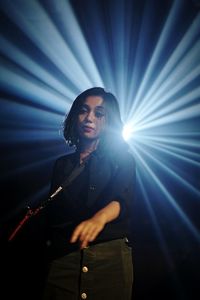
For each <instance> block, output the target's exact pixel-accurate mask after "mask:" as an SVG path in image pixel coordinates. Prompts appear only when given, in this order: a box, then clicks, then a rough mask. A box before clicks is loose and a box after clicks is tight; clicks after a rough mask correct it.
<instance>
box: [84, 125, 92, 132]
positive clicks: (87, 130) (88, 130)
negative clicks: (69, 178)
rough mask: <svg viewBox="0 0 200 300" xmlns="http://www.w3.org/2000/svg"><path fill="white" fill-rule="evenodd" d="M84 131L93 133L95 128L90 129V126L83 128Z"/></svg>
mask: <svg viewBox="0 0 200 300" xmlns="http://www.w3.org/2000/svg"><path fill="white" fill-rule="evenodd" d="M83 131H84V132H93V131H94V128H92V127H89V126H83Z"/></svg>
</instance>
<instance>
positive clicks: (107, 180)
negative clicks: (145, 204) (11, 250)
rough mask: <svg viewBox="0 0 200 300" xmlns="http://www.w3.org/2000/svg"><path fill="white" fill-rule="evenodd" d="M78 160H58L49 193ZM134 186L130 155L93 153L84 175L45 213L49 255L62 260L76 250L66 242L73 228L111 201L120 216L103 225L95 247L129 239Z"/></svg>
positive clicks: (67, 156) (69, 158)
mask: <svg viewBox="0 0 200 300" xmlns="http://www.w3.org/2000/svg"><path fill="white" fill-rule="evenodd" d="M78 160H79V155H78V154H77V153H73V154H69V155H66V156H62V157H60V158H58V159H57V161H56V163H55V167H54V172H53V177H52V186H51V192H53V191H54V190H55V189H56V188H58V186H59V185H61V184H62V182H63V181H64V180H65V179H66V178H67V177H68V176H69V175H70V174H71V172H72V170H73V169H74V168H75V166H76V165H77V164H78ZM134 182H135V162H134V159H133V157H132V155H131V154H130V153H128V152H124V153H123V154H120V155H117V156H115V155H112V156H108V155H107V156H106V155H102V154H101V153H99V152H98V151H96V152H94V153H93V154H92V155H91V156H90V158H89V160H88V161H87V162H86V164H85V168H84V169H83V171H82V172H81V173H80V174H79V175H78V176H77V177H76V178H75V179H74V180H73V181H72V182H71V184H70V185H69V186H68V187H66V189H64V190H63V191H61V192H60V193H59V194H58V195H57V196H56V199H54V200H53V201H52V202H51V203H50V205H49V207H48V209H47V221H48V229H49V230H48V232H49V241H50V243H49V244H50V247H49V249H50V250H51V255H52V256H53V257H57V256H62V255H65V254H67V253H69V252H71V251H74V250H77V249H79V244H78V243H75V244H71V243H70V242H69V241H70V238H71V235H72V232H73V230H74V229H75V227H76V226H77V225H78V224H80V222H81V221H83V220H86V219H88V218H90V217H92V216H93V215H94V214H95V213H96V212H97V211H98V210H100V209H101V208H103V207H105V206H106V205H107V204H109V203H110V202H111V201H113V200H115V201H119V203H120V208H121V209H120V215H119V217H118V218H117V219H116V220H114V221H112V222H110V223H107V224H106V225H105V227H104V229H103V230H102V232H101V233H100V234H99V235H98V236H97V238H96V240H95V241H94V243H98V242H102V241H108V240H112V239H116V238H122V237H126V236H129V234H130V227H129V221H130V218H131V210H132V203H133V200H134V188H135V186H134Z"/></svg>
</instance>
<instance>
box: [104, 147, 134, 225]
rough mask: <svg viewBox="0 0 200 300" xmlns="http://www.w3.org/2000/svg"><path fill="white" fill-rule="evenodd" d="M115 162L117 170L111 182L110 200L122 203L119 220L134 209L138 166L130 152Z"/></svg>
mask: <svg viewBox="0 0 200 300" xmlns="http://www.w3.org/2000/svg"><path fill="white" fill-rule="evenodd" d="M115 164H116V171H115V175H114V177H113V179H112V182H111V188H110V197H109V198H110V201H113V200H115V201H118V202H119V203H120V208H121V210H120V215H119V217H118V218H117V219H116V221H117V220H119V219H121V218H124V217H125V216H126V215H127V213H130V212H131V211H132V207H133V201H134V198H135V179H136V167H135V160H134V158H133V156H132V155H131V154H130V153H129V152H126V153H124V155H123V156H121V157H120V158H119V159H118V161H117V162H115Z"/></svg>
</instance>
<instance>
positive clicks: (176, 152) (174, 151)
mask: <svg viewBox="0 0 200 300" xmlns="http://www.w3.org/2000/svg"><path fill="white" fill-rule="evenodd" d="M139 142H142V143H144V144H146V145H149V144H151V145H152V146H154V145H155V147H156V149H158V150H159V151H161V152H164V153H166V154H169V155H171V156H173V157H175V158H177V159H181V160H183V161H184V162H188V163H190V164H193V165H195V166H197V167H198V166H199V167H200V162H198V160H199V161H200V156H199V154H197V153H195V152H194V151H188V150H185V149H182V148H181V149H179V148H178V147H177V146H175V147H174V146H170V145H168V144H164V143H162V142H160V140H159V138H157V139H154V138H145V137H143V138H142V139H139ZM199 146H200V145H199ZM189 157H190V158H189Z"/></svg>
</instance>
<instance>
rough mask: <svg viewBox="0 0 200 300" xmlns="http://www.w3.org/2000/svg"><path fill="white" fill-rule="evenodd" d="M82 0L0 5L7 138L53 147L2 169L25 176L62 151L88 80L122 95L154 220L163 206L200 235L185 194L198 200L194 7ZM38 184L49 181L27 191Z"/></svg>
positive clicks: (198, 43) (199, 45)
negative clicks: (63, 132) (68, 119)
mask: <svg viewBox="0 0 200 300" xmlns="http://www.w3.org/2000/svg"><path fill="white" fill-rule="evenodd" d="M80 2H81V1H56V0H51V1H47V2H46V1H41V2H39V1H36V0H33V1H25V0H24V1H5V2H4V3H3V4H2V5H1V6H2V7H1V9H2V11H3V19H2V21H1V22H2V26H1V35H0V44H1V48H0V52H1V58H0V62H1V75H0V86H1V89H2V91H3V92H4V94H3V97H2V99H1V104H2V108H1V115H2V116H1V119H0V124H1V127H2V128H3V130H2V132H1V141H2V143H3V145H4V146H5V147H6V146H7V145H8V146H12V147H13V148H15V147H16V146H17V147H18V146H19V145H20V144H24V143H25V142H26V143H27V145H28V144H31V143H33V141H43V142H44V143H47V142H48V145H49V147H50V148H49V150H48V151H46V153H48V158H47V157H46V156H45V155H41V154H40V153H39V150H37V149H34V150H33V149H32V148H31V151H30V150H29V152H28V153H26V157H27V158H28V157H29V159H24V161H23V163H24V165H20V164H19V165H17V164H15V165H13V168H15V169H13V170H12V169H11V170H9V171H8V170H7V172H5V174H4V176H6V177H8V176H16V174H17V173H19V172H20V173H21V172H22V173H23V172H24V176H26V174H27V172H28V171H27V170H28V169H29V171H30V172H31V171H32V169H33V168H38V170H39V169H40V168H41V167H42V166H44V164H47V163H49V162H50V161H53V160H54V159H55V157H56V156H58V155H60V154H62V153H61V152H63V153H64V152H65V151H66V149H65V146H64V143H63V144H61V143H62V142H60V141H62V140H61V137H60V135H59V134H57V132H58V130H59V129H60V127H61V125H62V121H63V118H64V115H65V113H66V112H67V111H68V109H69V107H70V105H71V103H72V101H73V99H74V98H75V96H76V95H77V94H78V93H79V92H81V91H83V90H84V89H86V88H89V87H92V86H104V87H105V88H106V89H107V90H110V91H111V92H113V93H114V94H115V95H116V96H117V98H118V99H119V104H120V109H121V112H122V119H123V121H124V123H125V127H124V132H123V134H124V136H125V139H127V140H128V142H129V144H130V146H131V149H132V151H133V154H134V155H135V158H136V162H137V172H138V186H139V189H140V191H141V193H142V195H143V197H144V200H145V203H146V205H147V208H148V210H149V215H150V217H151V218H152V222H153V224H154V226H159V225H158V223H159V221H158V220H159V215H162V216H163V219H162V220H167V221H168V222H169V220H170V221H172V222H174V221H175V220H178V221H179V222H182V223H183V224H184V225H183V226H185V227H184V228H186V230H188V231H189V232H190V234H191V235H192V236H193V237H194V239H195V240H196V241H198V242H200V233H199V231H198V228H197V223H196V224H195V221H193V219H192V213H191V210H189V213H188V212H187V208H188V206H189V204H188V202H187V201H190V202H192V204H193V205H194V207H197V205H199V200H200V197H199V196H200V192H199V183H200V175H199V167H200V157H199V153H200V142H199V138H200V88H199V86H200V36H199V28H200V15H199V13H198V11H197V8H195V6H194V4H192V3H190V1H188V3H187V1H185V2H184V1H179V0H178V1H160V4H159V1H158V2H157V3H156V2H155V3H154V2H153V4H152V2H151V1H116V2H115V5H113V1H107V2H106V3H107V4H105V3H104V2H101V1H87V2H85V4H84V10H83V9H82V5H80ZM41 3H42V4H41ZM70 3H71V5H70ZM103 4H104V5H106V9H105V7H104V5H103ZM157 11H160V14H159V18H158V16H156V17H155V14H157ZM30 154H31V156H30ZM4 160H5V161H7V162H9V161H13V160H17V154H16V153H11V152H9V153H4ZM48 184H49V183H48V182H46V185H47V186H48ZM41 191H46V189H45V188H44V187H41V189H40V188H39V189H38V190H37V192H35V194H34V195H33V196H32V197H30V199H29V200H30V201H36V199H35V198H36V197H35V195H40V194H41V193H40V192H41ZM40 196H41V195H40ZM31 199H32V200H31ZM141 201H142V200H141ZM157 207H159V213H158V214H157ZM166 207H167V209H166ZM154 210H155V211H154ZM156 219H157V220H156ZM156 224H157V225H156ZM160 237H161V228H160V229H159V234H158V238H159V239H161V238H160ZM163 239H164V235H163V236H162V241H163ZM165 252H166V251H165Z"/></svg>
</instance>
